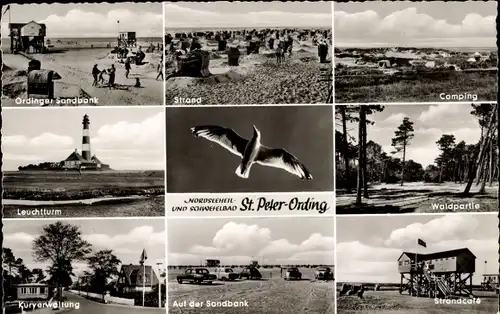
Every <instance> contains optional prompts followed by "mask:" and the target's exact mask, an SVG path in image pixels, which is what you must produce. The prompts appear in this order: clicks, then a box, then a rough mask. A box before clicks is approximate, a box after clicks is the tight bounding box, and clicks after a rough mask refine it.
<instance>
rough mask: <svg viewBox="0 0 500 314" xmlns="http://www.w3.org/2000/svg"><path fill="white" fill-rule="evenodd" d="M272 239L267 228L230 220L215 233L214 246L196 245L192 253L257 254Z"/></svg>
mask: <svg viewBox="0 0 500 314" xmlns="http://www.w3.org/2000/svg"><path fill="white" fill-rule="evenodd" d="M270 241H271V230H269V229H267V228H259V226H257V225H246V224H238V223H235V222H229V223H227V224H225V225H224V226H223V227H222V228H221V229H220V230H219V231H217V233H216V234H215V236H214V238H213V240H212V244H213V247H202V246H194V247H192V248H191V250H190V253H195V254H201V255H203V254H206V253H208V252H214V253H217V252H218V253H222V252H225V253H231V254H232V255H239V254H242V253H246V254H247V255H255V254H257V253H258V251H259V250H260V249H261V248H262V247H263V246H265V245H267V244H268V243H269V242H270Z"/></svg>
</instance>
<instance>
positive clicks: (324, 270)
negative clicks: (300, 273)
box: [314, 267, 333, 280]
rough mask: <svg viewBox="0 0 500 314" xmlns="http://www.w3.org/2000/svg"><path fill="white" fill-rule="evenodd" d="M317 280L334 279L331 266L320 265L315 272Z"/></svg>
mask: <svg viewBox="0 0 500 314" xmlns="http://www.w3.org/2000/svg"><path fill="white" fill-rule="evenodd" d="M314 278H315V279H316V280H333V272H332V270H331V269H330V267H319V268H318V269H316V272H315V273H314Z"/></svg>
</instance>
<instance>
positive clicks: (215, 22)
mask: <svg viewBox="0 0 500 314" xmlns="http://www.w3.org/2000/svg"><path fill="white" fill-rule="evenodd" d="M331 25H332V15H331V13H291V12H279V11H260V12H246V13H245V14H241V13H220V12H211V11H202V10H195V9H190V8H185V7H182V6H179V5H176V4H171V3H169V4H165V27H166V28H180V27H277V26H282V27H285V26H289V27H290V26H295V27H301V26H303V27H307V26H310V27H325V26H327V27H331Z"/></svg>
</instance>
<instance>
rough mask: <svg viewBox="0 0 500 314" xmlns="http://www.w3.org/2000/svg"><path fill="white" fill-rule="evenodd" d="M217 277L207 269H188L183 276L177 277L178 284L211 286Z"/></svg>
mask: <svg viewBox="0 0 500 314" xmlns="http://www.w3.org/2000/svg"><path fill="white" fill-rule="evenodd" d="M216 279H217V276H215V275H214V274H211V273H210V272H209V271H208V269H206V268H188V269H186V271H185V272H184V274H182V275H178V276H177V282H178V283H183V282H185V281H187V282H192V283H197V284H201V283H203V282H205V283H208V284H211V283H212V281H214V280H216Z"/></svg>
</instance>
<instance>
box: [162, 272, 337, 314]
mask: <svg viewBox="0 0 500 314" xmlns="http://www.w3.org/2000/svg"><path fill="white" fill-rule="evenodd" d="M209 270H210V271H213V269H209ZM240 270H241V269H238V268H235V269H234V271H236V272H238V271H240ZM259 271H260V272H261V274H262V276H263V279H262V280H236V281H232V282H218V281H216V282H214V283H212V284H211V285H208V284H201V285H195V284H178V283H177V282H176V276H177V275H178V274H180V273H183V272H184V270H178V269H175V270H169V272H168V276H169V277H168V282H169V283H168V295H169V313H173V314H180V313H182V314H184V313H208V314H267V313H270V314H292V313H293V314H295V313H296V314H333V313H334V312H335V311H334V302H335V300H334V298H335V294H334V292H335V291H334V290H335V284H334V282H333V281H328V282H325V281H316V280H314V271H315V269H308V268H300V271H301V272H302V277H303V279H302V280H301V281H285V280H284V279H282V278H280V269H279V268H274V269H259ZM226 300H229V301H247V302H248V307H206V306H202V307H199V308H190V307H187V308H182V307H174V306H173V302H174V301H176V302H178V303H179V302H180V303H181V302H183V301H187V302H190V301H197V302H206V301H226Z"/></svg>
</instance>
